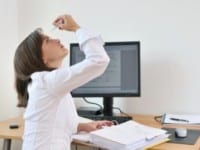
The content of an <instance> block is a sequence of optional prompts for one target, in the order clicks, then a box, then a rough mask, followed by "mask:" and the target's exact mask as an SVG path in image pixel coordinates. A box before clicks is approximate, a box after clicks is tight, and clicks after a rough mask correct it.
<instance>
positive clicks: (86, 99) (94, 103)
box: [83, 97, 103, 112]
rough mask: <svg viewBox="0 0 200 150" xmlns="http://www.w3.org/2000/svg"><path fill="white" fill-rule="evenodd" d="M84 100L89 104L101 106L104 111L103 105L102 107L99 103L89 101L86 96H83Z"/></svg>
mask: <svg viewBox="0 0 200 150" xmlns="http://www.w3.org/2000/svg"><path fill="white" fill-rule="evenodd" d="M83 100H84V101H85V102H86V103H88V104H92V105H96V106H98V107H99V108H100V110H101V112H103V107H102V106H101V105H99V104H97V103H93V102H90V101H88V100H87V99H86V98H85V97H83Z"/></svg>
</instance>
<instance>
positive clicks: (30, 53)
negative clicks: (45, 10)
mask: <svg viewBox="0 0 200 150" xmlns="http://www.w3.org/2000/svg"><path fill="white" fill-rule="evenodd" d="M42 43H43V35H42V30H41V29H37V30H35V31H33V32H32V33H31V34H30V35H29V36H28V37H26V38H25V39H24V40H23V41H22V42H21V43H20V45H19V46H18V48H17V50H16V52H15V57H14V69H15V73H16V74H15V75H16V77H18V78H20V79H21V80H27V79H29V77H30V75H31V74H32V73H34V72H36V71H44V70H52V68H49V67H47V65H45V63H44V61H43V58H42Z"/></svg>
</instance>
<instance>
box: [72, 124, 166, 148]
mask: <svg viewBox="0 0 200 150" xmlns="http://www.w3.org/2000/svg"><path fill="white" fill-rule="evenodd" d="M168 136H169V135H168V134H167V131H165V130H162V129H158V128H153V127H149V126H145V125H142V124H139V123H137V122H135V121H132V120H131V121H127V122H125V123H122V124H120V125H116V126H111V127H105V128H103V129H100V130H96V131H93V132H90V133H89V134H85V135H84V134H81V135H75V136H74V137H73V138H74V139H76V140H81V139H83V140H84V141H86V138H87V140H88V141H89V142H91V143H93V144H96V145H97V146H99V147H102V148H106V149H109V150H138V149H145V148H147V147H151V146H153V145H157V144H159V143H162V142H165V141H168Z"/></svg>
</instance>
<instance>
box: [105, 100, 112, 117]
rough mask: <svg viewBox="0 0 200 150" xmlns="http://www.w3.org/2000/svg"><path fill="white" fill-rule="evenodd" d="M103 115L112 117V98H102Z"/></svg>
mask: <svg viewBox="0 0 200 150" xmlns="http://www.w3.org/2000/svg"><path fill="white" fill-rule="evenodd" d="M103 115H104V116H113V97H103Z"/></svg>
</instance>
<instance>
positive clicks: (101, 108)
mask: <svg viewBox="0 0 200 150" xmlns="http://www.w3.org/2000/svg"><path fill="white" fill-rule="evenodd" d="M83 100H84V101H85V102H86V103H88V104H92V105H97V106H98V107H99V108H100V110H101V112H103V107H102V106H101V105H99V104H97V103H93V102H90V101H88V100H87V99H86V98H85V97H83ZM113 109H117V110H119V112H120V113H121V114H124V115H126V116H128V117H132V116H130V115H128V114H127V113H125V112H123V111H122V110H121V109H120V108H119V107H113Z"/></svg>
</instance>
